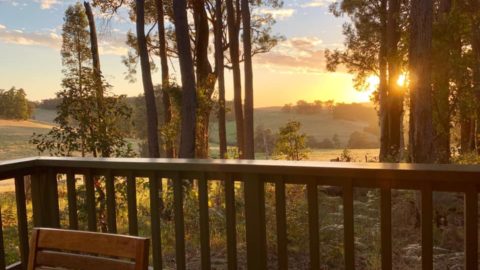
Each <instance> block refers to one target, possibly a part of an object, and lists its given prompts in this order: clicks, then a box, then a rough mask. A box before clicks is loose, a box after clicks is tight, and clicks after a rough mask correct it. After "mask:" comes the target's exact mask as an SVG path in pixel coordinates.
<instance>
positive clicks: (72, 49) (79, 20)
mask: <svg viewBox="0 0 480 270" xmlns="http://www.w3.org/2000/svg"><path fill="white" fill-rule="evenodd" d="M62 37H63V43H62V51H61V54H62V63H63V66H64V69H63V74H64V76H65V77H64V79H63V80H62V87H63V90H62V91H60V92H58V93H57V98H58V99H60V100H61V103H60V104H59V105H58V107H57V109H58V111H57V117H56V118H55V122H56V123H57V124H58V126H57V127H54V128H52V129H51V130H50V132H48V133H47V134H35V133H34V134H33V136H32V139H31V143H33V144H35V145H36V146H37V149H38V151H39V152H40V153H43V152H48V153H49V154H50V155H55V156H72V155H74V153H76V152H80V153H81V155H82V156H86V155H93V156H95V157H96V156H103V157H109V156H112V155H113V156H133V155H134V152H133V149H132V146H131V145H130V143H128V142H127V141H126V140H125V138H124V137H125V134H124V132H123V131H122V129H121V128H120V126H119V125H118V124H119V123H121V122H122V121H128V119H129V118H130V114H131V109H130V108H129V107H128V106H127V105H126V103H125V97H124V96H115V95H109V94H108V89H109V87H110V85H108V84H107V83H106V82H105V81H103V80H102V82H101V85H99V84H98V83H97V80H96V79H95V76H94V73H93V69H92V66H91V65H92V59H91V57H92V56H91V53H90V48H89V37H90V36H89V31H88V21H87V18H86V14H85V12H84V9H83V6H82V5H81V4H80V3H77V4H75V5H73V6H70V7H69V8H68V9H67V10H66V11H65V23H64V25H63V34H62ZM98 87H101V88H102V89H101V90H99V88H98ZM99 93H102V94H99Z"/></svg>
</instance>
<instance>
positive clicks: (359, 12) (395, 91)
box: [326, 0, 480, 163]
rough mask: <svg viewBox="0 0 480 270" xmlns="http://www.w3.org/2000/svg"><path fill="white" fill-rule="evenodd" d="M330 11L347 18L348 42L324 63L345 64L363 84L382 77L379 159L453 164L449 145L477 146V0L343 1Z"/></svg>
mask: <svg viewBox="0 0 480 270" xmlns="http://www.w3.org/2000/svg"><path fill="white" fill-rule="evenodd" d="M330 11H331V12H332V13H333V14H334V15H335V16H338V17H341V16H347V17H349V18H350V22H349V23H347V24H345V25H344V35H345V42H344V45H345V49H337V50H333V51H331V50H327V51H326V59H327V68H328V69H329V70H332V71H333V70H335V69H336V67H337V66H339V65H342V67H345V68H346V69H347V70H348V71H349V72H350V73H352V74H355V78H354V82H355V84H356V87H357V88H359V89H362V88H364V87H366V86H367V84H368V79H369V78H370V77H371V76H378V77H379V82H380V83H379V86H378V90H377V92H376V93H375V95H374V98H375V102H376V105H377V108H378V115H379V122H380V133H381V136H380V137H381V138H380V161H393V162H398V161H409V162H421V163H431V162H438V163H448V162H450V161H451V158H452V155H453V153H454V152H452V149H457V150H458V151H459V152H460V153H461V154H467V153H478V152H479V150H480V148H479V145H480V136H479V135H480V129H479V128H478V126H479V123H480V109H479V108H480V95H479V94H478V93H480V31H479V25H480V16H479V15H478V14H480V3H479V2H478V0H464V1H458V0H411V1H398V0H372V1H356V0H355V1H354V0H343V1H336V2H335V3H333V4H332V5H331V6H330ZM405 115H408V119H405V118H406V117H405ZM404 134H408V135H407V136H404ZM453 134H459V136H453ZM457 138H458V139H457Z"/></svg>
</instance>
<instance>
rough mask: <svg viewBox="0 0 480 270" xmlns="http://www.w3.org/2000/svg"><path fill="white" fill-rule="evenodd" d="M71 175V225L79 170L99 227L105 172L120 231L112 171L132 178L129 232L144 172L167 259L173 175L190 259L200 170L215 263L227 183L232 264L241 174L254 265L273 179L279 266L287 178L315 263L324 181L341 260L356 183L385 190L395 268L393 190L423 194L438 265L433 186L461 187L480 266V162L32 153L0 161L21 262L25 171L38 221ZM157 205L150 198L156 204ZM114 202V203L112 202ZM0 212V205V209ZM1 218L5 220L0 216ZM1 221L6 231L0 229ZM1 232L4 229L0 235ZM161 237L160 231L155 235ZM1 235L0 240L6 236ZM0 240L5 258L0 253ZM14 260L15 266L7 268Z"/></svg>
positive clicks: (387, 249)
mask: <svg viewBox="0 0 480 270" xmlns="http://www.w3.org/2000/svg"><path fill="white" fill-rule="evenodd" d="M59 174H63V175H66V184H67V195H68V204H69V205H68V207H69V208H68V209H69V226H70V227H71V228H73V229H78V216H77V203H76V188H75V181H76V175H82V176H83V180H84V185H85V201H86V206H87V221H88V229H89V230H92V231H94V230H97V219H96V215H97V213H96V203H95V192H96V191H95V186H94V182H95V179H98V177H99V176H102V177H103V179H104V180H105V184H106V187H105V190H106V204H107V215H108V217H107V219H108V222H107V226H108V231H109V232H113V233H115V232H116V211H113V209H116V206H115V205H116V203H115V185H114V181H115V178H116V177H125V178H126V182H127V187H126V188H127V196H126V197H127V205H128V220H129V224H128V227H129V233H130V234H132V235H136V234H138V220H137V206H136V204H137V199H136V184H135V181H136V180H135V179H136V178H137V177H141V178H147V179H148V181H149V186H150V189H149V191H150V209H151V222H152V224H154V225H153V226H152V231H151V234H152V243H153V244H154V246H153V249H152V250H153V253H152V256H153V262H154V268H155V269H161V265H162V256H161V244H160V242H161V241H160V239H161V235H160V207H159V205H160V196H159V192H158V190H159V185H160V184H161V181H159V180H161V179H165V178H166V179H170V180H171V182H170V183H171V184H172V185H173V208H174V224H175V243H178V244H176V246H175V256H176V257H175V258H176V259H175V263H176V266H177V269H185V268H186V266H185V263H186V262H185V259H186V254H185V221H184V212H183V207H184V205H183V200H184V199H183V197H184V194H183V193H184V189H183V184H184V183H185V182H183V181H182V180H184V179H189V180H196V181H197V183H198V185H197V188H198V194H199V199H198V200H199V205H200V206H201V207H200V227H201V231H202V233H201V235H200V238H201V243H202V244H201V252H202V254H201V255H202V266H203V267H204V268H205V269H208V268H209V266H210V263H211V262H210V260H209V256H210V247H209V234H208V231H209V222H208V221H209V211H208V207H209V206H208V181H211V180H213V181H222V182H223V183H224V195H225V208H226V217H225V219H226V227H227V230H226V235H227V240H226V242H227V251H228V252H227V261H228V266H229V269H235V268H237V267H236V265H237V245H236V229H235V228H236V221H235V220H236V214H235V213H236V211H235V190H234V184H235V182H236V181H240V182H243V184H244V185H243V188H242V189H243V192H242V193H243V199H244V207H245V237H246V251H247V254H246V257H247V267H248V269H265V268H266V257H267V246H266V245H267V244H266V243H267V238H266V221H265V184H266V183H270V184H272V183H273V184H274V185H275V209H276V210H275V215H276V222H277V224H278V226H277V247H278V254H279V255H281V256H283V257H282V258H279V260H278V264H279V267H280V268H282V269H285V268H286V267H287V264H288V262H287V260H286V256H287V255H286V254H288V252H287V242H288V241H287V229H286V228H287V218H286V195H287V194H286V190H285V187H286V184H299V185H303V186H304V187H306V195H307V196H306V199H307V204H308V210H307V213H308V233H309V236H311V237H310V240H309V257H310V267H311V269H318V268H319V267H318V266H319V261H320V259H319V256H318V255H319V252H320V243H319V239H318V238H319V237H318V236H319V235H318V226H319V223H318V219H319V213H318V210H319V209H318V191H319V190H318V187H319V186H339V187H340V188H341V190H342V194H341V196H342V199H343V221H344V222H343V225H344V226H343V230H344V237H343V238H344V263H345V269H349V270H350V269H355V255H354V254H355V237H354V189H355V188H362V187H367V188H374V189H377V190H379V191H380V217H379V219H380V221H381V222H380V225H381V226H380V227H381V228H380V233H381V258H382V262H381V264H382V269H392V190H394V189H413V190H416V191H418V192H419V194H420V197H421V209H420V218H421V231H422V236H421V237H422V239H421V246H422V251H421V252H422V254H421V258H422V269H426V270H428V269H433V244H434V243H433V223H432V222H433V210H434V208H433V196H432V194H433V192H434V191H446V192H462V193H464V198H465V199H464V200H465V203H464V205H465V211H464V213H465V241H464V244H465V269H472V270H474V269H478V265H477V261H478V252H477V251H478V242H477V239H478V231H477V229H478V190H479V186H480V165H454V164H449V165H439V164H406V163H400V164H394V163H390V164H386V163H342V162H315V161H276V160H275V161H272V160H206V159H204V160H198V159H150V158H77V157H34V158H26V159H19V160H11V161H3V162H0V180H1V179H7V178H15V195H16V203H17V218H18V220H19V222H18V228H19V232H20V233H19V240H20V253H21V259H22V264H23V265H26V258H28V256H27V255H28V231H27V230H28V226H27V211H26V205H25V188H24V179H25V177H26V176H29V177H30V178H31V180H32V181H31V185H32V186H31V197H32V209H33V210H32V211H33V221H34V225H35V226H44V227H59V226H60V218H59V216H60V214H59V202H58V189H57V188H58V187H57V185H58V182H57V181H58V177H57V176H58V175H59ZM152 206H154V207H152ZM109 209H110V210H109ZM0 218H1V213H0ZM0 228H1V224H0ZM2 234H3V233H2V231H1V230H0V236H2ZM0 238H1V237H0ZM155 239H156V240H155ZM0 240H1V239H0ZM1 245H2V244H1V242H0V246H1ZM1 251H2V250H0V268H2V267H3V265H2V264H4V255H3V254H1V253H2V252H1ZM8 269H13V268H8Z"/></svg>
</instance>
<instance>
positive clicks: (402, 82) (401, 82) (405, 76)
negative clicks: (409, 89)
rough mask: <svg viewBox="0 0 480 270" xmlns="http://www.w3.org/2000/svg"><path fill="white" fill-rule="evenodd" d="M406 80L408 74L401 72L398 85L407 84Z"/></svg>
mask: <svg viewBox="0 0 480 270" xmlns="http://www.w3.org/2000/svg"><path fill="white" fill-rule="evenodd" d="M406 81H407V75H405V74H401V75H400V76H398V80H397V85H398V86H400V87H403V86H405V83H406Z"/></svg>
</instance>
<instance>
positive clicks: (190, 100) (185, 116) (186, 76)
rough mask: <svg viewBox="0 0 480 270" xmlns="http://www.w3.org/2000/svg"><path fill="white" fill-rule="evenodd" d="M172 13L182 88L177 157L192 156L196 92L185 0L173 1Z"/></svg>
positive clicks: (193, 149)
mask: <svg viewBox="0 0 480 270" xmlns="http://www.w3.org/2000/svg"><path fill="white" fill-rule="evenodd" d="M173 15H174V16H173V17H174V22H175V34H176V37H177V49H178V59H179V63H180V72H181V75H182V89H183V91H182V109H181V111H182V123H181V135H180V151H179V157H180V158H194V157H195V135H196V133H195V131H196V129H195V124H196V109H197V94H196V85H195V73H194V70H193V59H192V54H191V48H190V36H189V32H188V19H187V3H186V1H185V0H175V1H173Z"/></svg>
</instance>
